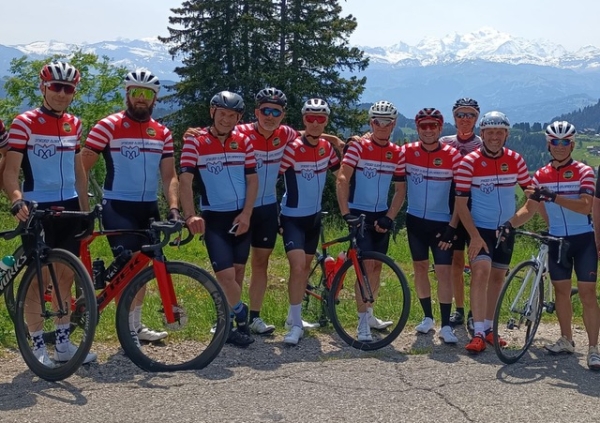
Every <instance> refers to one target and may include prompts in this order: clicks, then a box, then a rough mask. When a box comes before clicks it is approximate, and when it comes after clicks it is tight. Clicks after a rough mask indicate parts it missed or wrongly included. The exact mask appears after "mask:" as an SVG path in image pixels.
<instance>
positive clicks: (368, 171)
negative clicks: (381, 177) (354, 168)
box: [363, 167, 377, 179]
mask: <svg viewBox="0 0 600 423" xmlns="http://www.w3.org/2000/svg"><path fill="white" fill-rule="evenodd" d="M363 175H365V176H366V177H367V178H368V179H371V178H374V177H375V176H377V169H375V168H374V167H365V168H364V169H363Z"/></svg>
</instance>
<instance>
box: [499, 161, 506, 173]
mask: <svg viewBox="0 0 600 423" xmlns="http://www.w3.org/2000/svg"><path fill="white" fill-rule="evenodd" d="M500 170H501V171H502V172H508V164H506V163H502V164H501V165H500Z"/></svg>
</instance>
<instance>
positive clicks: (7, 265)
mask: <svg viewBox="0 0 600 423" xmlns="http://www.w3.org/2000/svg"><path fill="white" fill-rule="evenodd" d="M14 265H15V258H14V257H13V256H4V257H3V258H2V260H0V280H1V279H3V278H4V274H5V273H6V272H7V271H8V270H10V269H12V268H13V266H14Z"/></svg>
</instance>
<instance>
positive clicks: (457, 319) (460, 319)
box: [450, 311, 465, 326]
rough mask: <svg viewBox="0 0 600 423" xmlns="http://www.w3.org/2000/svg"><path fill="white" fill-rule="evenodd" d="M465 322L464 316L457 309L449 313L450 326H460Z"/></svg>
mask: <svg viewBox="0 0 600 423" xmlns="http://www.w3.org/2000/svg"><path fill="white" fill-rule="evenodd" d="M464 323H465V316H464V315H463V314H462V313H460V312H459V311H455V312H454V313H452V314H451V315H450V326H460V325H463V324H464Z"/></svg>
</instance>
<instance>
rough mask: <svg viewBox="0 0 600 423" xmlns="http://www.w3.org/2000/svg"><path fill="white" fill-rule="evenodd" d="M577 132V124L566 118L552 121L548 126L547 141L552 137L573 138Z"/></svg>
mask: <svg viewBox="0 0 600 423" xmlns="http://www.w3.org/2000/svg"><path fill="white" fill-rule="evenodd" d="M576 133H577V131H576V130H575V126H574V125H573V124H571V123H569V122H567V121H566V120H563V121H556V122H552V123H551V124H550V125H548V126H547V127H546V141H550V140H551V139H573V137H574V136H575V134H576Z"/></svg>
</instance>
